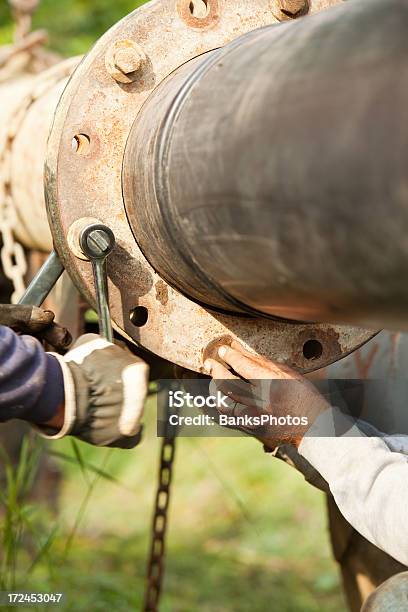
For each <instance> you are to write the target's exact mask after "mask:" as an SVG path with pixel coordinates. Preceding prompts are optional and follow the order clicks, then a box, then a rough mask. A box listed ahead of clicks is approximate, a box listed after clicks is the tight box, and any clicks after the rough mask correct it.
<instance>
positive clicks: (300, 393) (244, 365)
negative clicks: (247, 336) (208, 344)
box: [204, 342, 328, 448]
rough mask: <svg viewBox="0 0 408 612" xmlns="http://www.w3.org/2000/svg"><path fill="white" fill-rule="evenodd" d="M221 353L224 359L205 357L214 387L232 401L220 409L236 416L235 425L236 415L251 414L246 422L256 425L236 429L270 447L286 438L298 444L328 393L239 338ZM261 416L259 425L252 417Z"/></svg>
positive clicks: (319, 411)
mask: <svg viewBox="0 0 408 612" xmlns="http://www.w3.org/2000/svg"><path fill="white" fill-rule="evenodd" d="M218 355H219V357H220V359H221V360H222V361H223V362H224V364H223V363H221V362H219V361H217V360H215V359H207V361H206V362H205V364H204V367H205V369H206V371H207V372H208V373H209V374H210V375H211V376H212V378H213V382H212V383H211V384H212V385H213V388H214V387H215V388H216V389H217V390H218V391H221V392H222V393H223V394H224V395H226V396H227V397H228V398H229V400H230V401H229V402H228V406H229V408H228V409H226V408H220V409H219V413H220V414H227V415H229V416H230V417H232V418H231V426H232V427H234V421H235V420H237V417H242V419H243V420H245V417H247V418H246V420H247V422H248V423H255V425H254V426H251V425H249V426H247V425H246V424H245V425H244V426H240V427H237V428H239V429H241V430H243V431H245V432H246V433H249V434H250V435H253V436H255V437H256V438H258V439H259V440H261V441H262V442H263V443H264V444H265V445H266V446H268V447H269V448H275V447H276V446H278V445H279V444H282V443H291V444H295V445H296V446H298V445H299V443H300V441H301V440H302V438H303V436H304V435H305V433H306V432H307V431H308V429H309V428H310V426H311V425H312V423H313V422H314V420H315V419H316V418H317V416H318V415H319V414H320V413H321V412H323V411H324V410H325V409H326V408H327V407H328V403H327V402H326V400H325V399H324V397H323V396H322V395H321V394H320V393H319V392H318V391H317V389H316V388H315V387H314V385H313V384H312V383H311V382H309V381H308V380H306V379H305V378H304V377H303V376H302V375H301V374H299V373H297V372H296V371H295V370H292V369H291V368H289V367H288V366H285V365H282V364H279V363H275V362H272V361H270V360H269V359H266V358H265V357H261V356H259V355H255V354H253V353H250V352H249V351H247V350H245V349H244V348H243V347H242V346H241V345H240V344H239V343H238V342H233V343H232V345H231V346H222V347H220V349H219V350H218ZM262 415H264V416H263V418H262V419H261V421H262V424H261V425H258V422H259V419H258V420H256V419H254V418H253V417H259V418H261V417H262ZM248 417H250V418H248ZM270 417H273V418H270ZM242 419H241V420H242ZM238 422H240V421H239V419H238Z"/></svg>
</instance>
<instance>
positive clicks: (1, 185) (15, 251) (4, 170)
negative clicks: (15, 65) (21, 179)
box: [0, 0, 39, 304]
mask: <svg viewBox="0 0 408 612" xmlns="http://www.w3.org/2000/svg"><path fill="white" fill-rule="evenodd" d="M9 3H10V6H11V8H12V10H13V16H14V19H15V22H16V28H15V38H14V40H15V44H16V45H17V44H18V43H19V42H21V41H22V40H23V39H24V38H25V37H26V36H27V35H28V33H29V32H30V29H31V18H32V14H33V12H34V11H35V9H36V8H37V6H38V4H39V0H10V2H9ZM34 99H35V98H34V97H33V96H28V97H27V98H26V99H25V100H24V104H23V105H22V106H21V107H20V108H18V109H17V111H16V113H15V115H14V117H13V120H12V122H11V126H10V129H9V131H8V133H7V138H6V141H5V143H4V150H3V155H2V156H1V157H0V236H1V239H2V244H1V253H0V259H1V264H2V266H3V271H4V274H5V275H6V277H7V278H8V279H9V280H11V282H12V283H13V289H14V291H13V293H12V296H11V301H12V303H14V304H15V303H17V302H18V300H19V299H20V297H21V296H22V295H23V293H24V291H25V275H26V274H27V259H26V255H25V251H24V248H23V246H22V245H21V244H20V243H19V242H17V241H16V240H15V237H14V230H15V227H16V221H17V213H16V210H15V207H14V203H13V198H12V194H11V178H10V174H11V154H12V144H13V141H14V138H15V136H16V134H17V129H18V126H19V125H20V124H21V121H22V119H23V117H24V115H25V113H26V111H27V109H28V108H29V106H30V105H31V104H32V102H33V101H34Z"/></svg>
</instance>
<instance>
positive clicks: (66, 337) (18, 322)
mask: <svg viewBox="0 0 408 612" xmlns="http://www.w3.org/2000/svg"><path fill="white" fill-rule="evenodd" d="M54 316H55V315H54V313H53V312H51V311H50V310H43V309H42V308H37V306H28V305H21V304H0V325H5V326H6V327H10V328H11V329H12V330H13V331H15V332H17V333H20V334H28V335H30V336H34V337H36V338H38V339H39V340H44V341H45V342H47V343H48V344H49V345H50V346H52V347H53V348H54V349H55V350H56V351H58V352H61V351H64V350H66V349H67V348H68V347H69V345H70V344H71V342H72V338H71V334H70V333H69V332H68V330H67V329H65V327H62V326H61V325H58V323H55V322H54Z"/></svg>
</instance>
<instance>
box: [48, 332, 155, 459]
mask: <svg viewBox="0 0 408 612" xmlns="http://www.w3.org/2000/svg"><path fill="white" fill-rule="evenodd" d="M51 354H53V353H51ZM53 355H54V357H56V358H57V359H58V361H59V364H60V366H61V369H62V373H63V377H64V390H65V417H64V423H63V426H62V428H61V429H60V431H55V430H54V429H53V428H51V427H46V426H42V427H41V431H42V433H43V434H44V435H45V436H46V437H48V438H53V439H58V438H62V437H64V436H66V435H72V436H76V437H77V438H80V439H81V440H84V441H85V442H89V443H90V444H93V445H95V446H111V447H118V448H133V447H134V446H136V445H137V444H138V443H139V441H140V437H141V436H140V434H141V424H140V422H141V419H142V416H143V410H144V403H145V399H146V396H147V393H148V384H149V367H148V365H147V364H146V363H144V361H142V360H141V359H139V358H137V357H135V356H134V355H132V354H131V353H130V352H128V351H126V350H124V349H122V348H119V347H118V346H115V345H114V344H111V343H110V342H107V341H106V340H104V339H102V338H101V337H100V336H97V335H94V334H87V335H85V336H82V337H81V338H80V339H79V340H78V341H77V342H76V343H75V345H74V346H73V348H72V350H70V351H69V352H68V353H67V354H66V355H65V356H64V357H62V356H60V355H56V354H53Z"/></svg>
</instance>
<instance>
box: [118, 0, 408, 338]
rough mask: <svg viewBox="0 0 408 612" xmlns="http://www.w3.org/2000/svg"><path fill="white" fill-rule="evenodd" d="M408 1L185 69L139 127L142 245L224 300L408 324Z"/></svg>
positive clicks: (228, 304) (393, 1) (287, 313)
mask: <svg viewBox="0 0 408 612" xmlns="http://www.w3.org/2000/svg"><path fill="white" fill-rule="evenodd" d="M407 32H408V4H407V2H406V1H405V0H388V1H387V2H384V0H371V1H370V2H367V0H354V1H353V2H346V3H344V4H342V5H339V6H338V7H335V8H332V9H329V10H327V11H323V12H321V13H318V14H316V15H313V16H310V17H304V18H302V19H299V20H297V21H294V22H291V23H285V24H279V25H273V26H270V27H266V28H263V29H261V30H258V31H255V32H251V33H250V34H247V35H245V36H243V37H241V38H240V39H237V40H236V41H234V42H233V43H231V44H230V45H228V46H226V47H224V48H222V49H220V50H218V51H214V52H211V53H209V54H207V55H204V56H202V57H201V58H199V59H196V60H194V61H193V62H190V63H189V64H186V65H185V66H183V67H182V68H181V69H179V70H178V71H177V72H176V73H174V74H173V75H171V76H170V77H169V78H168V79H167V80H166V81H165V82H164V83H163V84H162V85H161V86H160V87H159V88H158V89H157V90H156V91H155V92H154V93H153V94H152V96H151V97H150V99H149V100H148V101H147V103H146V104H145V107H144V109H143V110H142V112H141V114H139V117H138V119H137V120H136V122H135V124H134V126H133V129H132V133H131V136H130V138H129V142H128V146H127V153H126V157H125V162H124V172H123V188H124V195H125V199H126V207H127V212H128V216H129V219H130V221H131V224H132V229H133V232H134V235H135V238H136V240H137V241H138V243H139V245H140V247H141V248H142V250H143V251H144V253H145V255H146V257H147V258H148V259H149V261H150V263H151V264H152V265H153V267H154V268H155V269H156V270H157V271H158V272H159V273H160V274H161V275H162V276H163V277H164V278H165V279H166V280H168V281H169V282H170V283H171V284H172V285H173V286H175V287H176V288H178V289H179V290H180V291H182V292H184V293H185V294H187V295H188V296H190V297H192V298H193V299H195V300H197V301H200V302H202V303H205V304H207V305H209V306H211V307H215V308H218V309H222V310H229V311H239V312H242V313H254V314H259V313H260V314H262V315H264V316H272V317H283V318H287V319H294V320H304V321H331V322H342V323H346V322H351V323H357V324H363V325H367V326H372V327H376V326H387V325H390V326H392V327H394V328H395V327H406V326H407V321H408V283H407V273H408V238H407V230H408V36H407Z"/></svg>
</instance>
